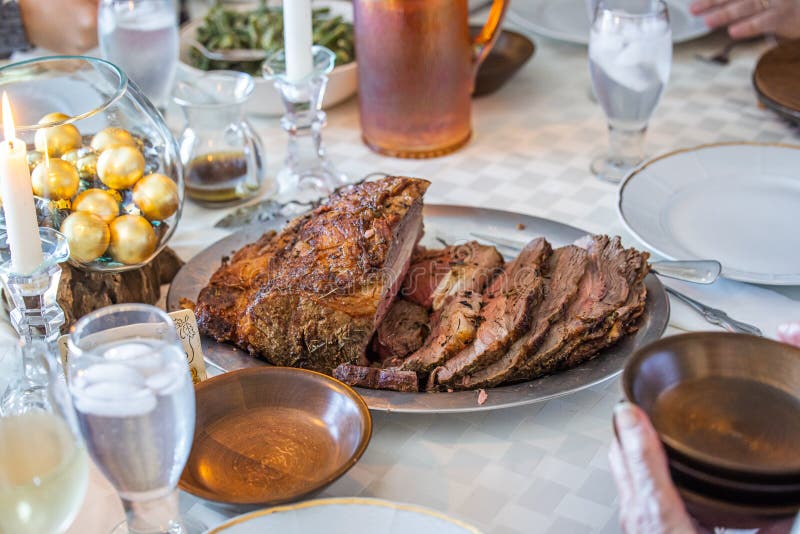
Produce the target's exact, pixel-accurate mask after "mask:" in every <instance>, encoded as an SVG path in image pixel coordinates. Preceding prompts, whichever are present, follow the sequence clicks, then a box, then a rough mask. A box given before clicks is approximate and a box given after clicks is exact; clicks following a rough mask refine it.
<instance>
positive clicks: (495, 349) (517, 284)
mask: <svg viewBox="0 0 800 534" xmlns="http://www.w3.org/2000/svg"><path fill="white" fill-rule="evenodd" d="M551 252H552V249H551V247H550V244H549V243H548V242H547V241H546V240H545V239H544V238H538V239H534V240H533V241H531V242H530V243H528V244H527V245H526V246H525V248H523V249H522V251H521V252H520V254H519V256H518V257H517V258H516V259H515V260H514V261H513V262H512V263H511V264H510V265H509V266H508V267H507V268H506V270H505V271H503V272H502V273H500V274H499V275H498V276H497V278H495V280H494V281H493V282H492V285H491V286H490V287H489V289H488V290H487V292H486V294H485V295H484V303H483V308H482V310H481V313H480V319H479V323H480V324H479V326H478V331H477V332H476V334H475V340H474V341H473V342H472V344H471V345H469V346H467V347H466V348H465V349H464V350H462V351H461V352H459V353H458V354H456V355H454V356H453V357H452V358H450V359H448V360H447V361H446V362H445V363H444V365H443V366H441V367H437V368H436V369H434V370H433V372H432V373H431V376H430V379H429V381H428V384H429V388H435V387H436V386H448V387H449V386H451V385H452V384H453V383H454V382H455V381H456V380H457V379H458V378H460V377H461V376H464V375H467V374H470V373H471V372H473V371H474V370H476V369H480V368H484V367H486V366H488V365H491V364H492V363H494V362H496V361H497V360H499V359H500V357H502V355H503V354H504V353H505V351H506V349H507V348H508V347H509V346H510V345H511V344H512V343H513V342H514V341H516V340H517V339H519V337H521V336H522V335H523V333H524V332H525V331H526V329H527V328H528V327H529V326H530V322H531V312H532V310H533V308H534V307H535V306H536V305H537V304H538V302H539V301H540V300H541V297H542V293H543V285H544V278H543V276H542V270H543V266H544V265H545V264H546V262H547V258H548V257H549V256H550V253H551Z"/></svg>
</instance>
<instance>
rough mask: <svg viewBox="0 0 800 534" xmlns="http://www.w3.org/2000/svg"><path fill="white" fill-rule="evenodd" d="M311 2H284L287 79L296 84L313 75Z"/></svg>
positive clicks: (285, 0) (307, 0)
mask: <svg viewBox="0 0 800 534" xmlns="http://www.w3.org/2000/svg"><path fill="white" fill-rule="evenodd" d="M312 44H313V43H312V42H311V0H283V48H284V51H285V54H286V78H287V79H288V80H289V81H290V82H292V83H296V82H299V81H300V80H302V79H303V78H305V77H306V76H308V75H310V74H311V71H312V68H313V61H312V58H311V46H312Z"/></svg>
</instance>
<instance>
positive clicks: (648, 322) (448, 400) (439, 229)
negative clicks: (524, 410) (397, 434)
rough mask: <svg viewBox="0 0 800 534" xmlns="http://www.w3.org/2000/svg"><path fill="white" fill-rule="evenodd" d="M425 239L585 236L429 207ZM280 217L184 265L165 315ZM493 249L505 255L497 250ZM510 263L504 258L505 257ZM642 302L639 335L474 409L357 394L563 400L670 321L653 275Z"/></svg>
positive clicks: (515, 217)
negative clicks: (645, 298) (226, 258)
mask: <svg viewBox="0 0 800 534" xmlns="http://www.w3.org/2000/svg"><path fill="white" fill-rule="evenodd" d="M424 220H425V236H424V237H423V239H422V244H423V245H426V246H431V247H435V246H441V242H442V241H444V242H446V243H448V244H453V243H458V242H464V241H469V240H471V239H474V237H472V236H471V233H472V232H477V233H481V234H491V235H494V236H499V237H503V238H505V239H512V240H514V241H519V242H523V243H524V242H527V241H529V240H530V239H533V238H534V237H538V236H544V237H546V238H547V240H548V241H550V243H552V245H553V246H554V247H556V246H562V245H566V244H568V243H572V242H573V241H575V240H576V239H578V238H580V237H582V236H584V235H586V233H587V232H585V231H583V230H580V229H578V228H575V227H573V226H568V225H566V224H561V223H558V222H555V221H551V220H547V219H541V218H538V217H532V216H530V215H522V214H518V213H510V212H505V211H498V210H490V209H483V208H471V207H466V206H445V205H436V204H427V205H425V209H424ZM283 224H284V219H279V220H276V221H271V222H269V223H261V224H258V225H255V226H251V227H246V228H243V229H241V230H239V231H238V232H236V233H234V234H231V235H230V236H228V237H226V238H224V239H221V240H220V241H217V242H216V243H214V244H213V245H211V246H210V247H208V248H207V249H205V250H203V251H202V252H200V253H199V254H197V255H196V256H195V257H194V258H192V259H191V260H189V262H188V263H187V264H186V265H184V266H183V268H182V269H181V270H180V272H178V274H177V276H176V277H175V279H174V280H173V282H172V285H171V286H170V289H169V294H168V295H167V308H168V310H169V311H174V310H177V309H180V307H181V306H180V302H181V299H188V300H191V301H193V302H194V301H196V299H197V295H198V293H199V292H200V290H201V289H202V288H203V287H204V286H205V285H206V284H207V283H208V280H209V278H210V277H211V275H212V274H213V273H214V271H216V270H217V268H218V267H219V265H220V261H221V259H222V257H223V256H230V255H231V254H232V253H233V252H235V251H236V250H238V249H239V248H241V247H242V246H243V245H245V244H247V243H251V242H253V241H255V240H256V239H258V237H259V236H261V234H263V233H264V232H266V231H268V230H280V228H281V227H282V226H283ZM498 249H499V250H500V251H501V252H503V253H506V252H508V251H507V250H505V249H503V248H502V247H498ZM506 259H509V256H507V257H506ZM645 282H646V285H647V303H646V306H645V311H644V314H643V316H642V319H641V323H640V327H639V330H638V331H637V332H636V333H635V334H633V335H630V336H627V337H625V338H624V339H622V341H620V342H619V343H618V344H616V345H614V346H613V347H610V348H608V349H606V350H604V351H603V352H602V353H600V355H599V356H597V357H596V358H594V359H593V360H590V361H588V362H586V363H584V364H582V365H580V366H578V367H576V368H574V369H569V370H567V371H563V372H561V373H557V374H554V375H550V376H545V377H543V378H539V379H536V380H531V381H529V382H522V383H519V384H513V385H509V386H500V387H496V388H490V389H487V390H486V393H487V395H488V397H487V398H486V401H485V402H484V403H483V404H478V393H477V392H476V391H457V392H453V393H400V392H396V391H377V390H371V389H364V388H355V389H356V390H357V391H358V392H359V393H360V394H361V396H362V397H364V400H365V401H366V402H367V405H368V406H369V407H370V409H372V410H380V411H390V412H417V413H445V412H471V411H478V410H494V409H498V408H509V407H512V406H519V405H522V404H531V403H535V402H542V401H545V400H549V399H553V398H555V397H560V396H562V395H568V394H570V393H574V392H576V391H580V390H582V389H585V388H588V387H590V386H593V385H595V384H599V383H601V382H604V381H606V380H608V379H610V378H613V377H615V376H617V375H618V374H619V373H620V372H621V371H622V368H623V367H624V365H625V362H626V361H627V359H628V358H629V357H630V356H631V354H633V352H634V351H635V350H636V349H638V348H639V347H642V346H643V345H646V344H647V343H649V342H651V341H654V340H656V339H658V338H660V337H661V335H662V334H663V333H664V330H665V329H666V327H667V321H668V320H669V299H668V298H667V296H666V293H665V292H664V287H663V286H662V285H661V282H660V281H659V280H658V278H656V277H655V276H654V275H652V274H650V275H648V276H647V279H646V281H645ZM202 344H203V353H204V355H205V359H206V360H207V361H208V362H209V363H211V364H212V365H214V366H215V367H218V368H219V369H221V370H223V371H230V370H234V369H242V368H245V367H255V366H261V365H269V364H267V363H266V362H264V361H263V360H259V359H256V358H253V357H252V356H250V355H249V354H248V353H247V352H245V351H242V350H239V349H237V348H236V347H234V346H233V345H230V344H228V343H218V342H216V341H214V340H213V339H210V338H207V337H205V336H203V339H202Z"/></svg>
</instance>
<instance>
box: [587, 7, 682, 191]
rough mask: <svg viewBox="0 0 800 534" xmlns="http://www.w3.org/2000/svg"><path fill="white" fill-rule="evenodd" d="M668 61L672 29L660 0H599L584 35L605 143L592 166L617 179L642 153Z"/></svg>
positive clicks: (666, 75) (604, 176)
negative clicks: (603, 151)
mask: <svg viewBox="0 0 800 534" xmlns="http://www.w3.org/2000/svg"><path fill="white" fill-rule="evenodd" d="M671 64H672V32H671V30H670V26H669V15H668V12H667V6H666V4H665V3H664V2H663V1H662V0H601V1H600V3H599V5H598V6H597V9H596V10H595V14H594V21H593V23H592V29H591V33H590V36H589V70H590V72H591V76H592V86H593V87H594V93H595V95H596V96H597V100H598V102H600V105H601V106H602V107H603V111H604V112H605V114H606V118H607V119H608V132H609V138H610V143H611V147H610V150H609V152H608V153H607V154H604V155H602V156H599V157H598V158H596V159H595V160H594V161H592V167H591V168H592V172H594V174H595V175H597V176H598V177H599V178H601V179H603V180H607V181H609V182H615V183H616V182H619V181H620V180H622V178H624V177H625V176H626V175H627V174H628V172H630V171H631V170H632V169H633V168H634V167H635V166H636V165H638V164H639V163H640V162H641V161H642V159H644V151H643V144H644V134H645V131H646V130H647V123H648V121H649V120H650V116H651V115H652V114H653V110H655V107H656V105H657V104H658V101H659V99H660V98H661V93H662V92H663V91H664V86H665V85H666V84H667V80H668V79H669V71H670V67H671Z"/></svg>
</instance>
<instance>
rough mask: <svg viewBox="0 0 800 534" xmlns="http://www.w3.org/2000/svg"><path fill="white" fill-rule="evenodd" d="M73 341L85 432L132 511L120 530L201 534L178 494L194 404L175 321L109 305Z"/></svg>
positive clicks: (84, 322) (85, 321)
mask: <svg viewBox="0 0 800 534" xmlns="http://www.w3.org/2000/svg"><path fill="white" fill-rule="evenodd" d="M67 343H68V347H69V355H68V359H67V362H68V365H67V370H68V375H69V386H70V392H71V393H72V400H73V403H74V405H75V412H76V413H77V420H78V426H79V427H80V430H81V433H82V434H83V437H84V440H85V442H86V448H87V449H88V451H89V454H90V455H91V457H92V459H93V460H94V462H95V463H96V464H97V467H99V468H100V470H101V471H102V472H103V473H104V474H105V475H106V477H107V478H108V480H109V481H110V482H111V484H112V485H113V486H114V488H115V489H116V490H117V492H118V493H119V496H120V497H121V498H122V501H123V504H124V505H125V510H126V515H127V521H126V523H124V524H121V525H120V526H119V528H117V529H116V530H115V531H114V532H115V533H117V532H126V533H127V532H135V533H145V532H147V533H151V532H170V533H171V534H179V533H183V532H187V531H188V532H194V531H196V530H201V531H202V530H203V529H200V528H198V527H199V525H194V526H191V522H190V524H187V521H186V520H185V519H184V518H181V517H180V513H179V510H178V500H177V493H176V492H175V486H176V485H177V483H178V479H179V478H180V474H181V471H183V467H184V465H185V464H186V460H187V458H188V457H189V450H190V449H191V445H192V439H193V438H194V421H195V403H194V386H193V385H192V378H191V373H190V372H189V365H188V363H187V361H186V353H185V352H184V351H183V347H182V345H181V343H180V340H179V339H178V335H177V332H176V330H175V324H174V323H173V322H172V319H171V318H170V317H169V316H168V315H167V314H166V313H165V312H163V311H162V310H159V309H158V308H156V307H154V306H149V305H146V304H117V305H114V306H108V307H106V308H102V309H100V310H97V311H95V312H92V313H90V314H88V315H86V316H84V317H83V318H82V319H81V320H80V321H78V322H77V323H76V324H75V326H74V327H73V329H72V332H71V333H70V337H69V340H68V342H67Z"/></svg>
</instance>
